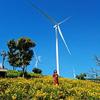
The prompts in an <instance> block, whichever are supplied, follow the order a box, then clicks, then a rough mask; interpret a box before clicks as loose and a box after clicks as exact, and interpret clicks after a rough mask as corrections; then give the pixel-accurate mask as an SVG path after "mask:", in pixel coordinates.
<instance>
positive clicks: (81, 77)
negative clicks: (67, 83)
mask: <svg viewBox="0 0 100 100" xmlns="http://www.w3.org/2000/svg"><path fill="white" fill-rule="evenodd" d="M85 77H86V74H85V73H81V74H79V75H76V78H77V79H80V80H85Z"/></svg>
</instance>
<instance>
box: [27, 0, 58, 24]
mask: <svg viewBox="0 0 100 100" xmlns="http://www.w3.org/2000/svg"><path fill="white" fill-rule="evenodd" d="M28 2H29V3H30V4H31V5H32V7H33V8H35V9H36V10H37V11H38V12H39V13H41V14H42V15H43V16H44V17H46V18H47V19H48V20H49V21H50V22H51V23H52V24H53V25H54V24H57V22H56V21H55V20H54V19H53V18H52V17H51V16H49V15H48V14H47V13H46V12H44V11H43V10H42V9H40V8H39V7H37V6H36V5H35V4H34V3H33V2H32V1H31V0H28Z"/></svg>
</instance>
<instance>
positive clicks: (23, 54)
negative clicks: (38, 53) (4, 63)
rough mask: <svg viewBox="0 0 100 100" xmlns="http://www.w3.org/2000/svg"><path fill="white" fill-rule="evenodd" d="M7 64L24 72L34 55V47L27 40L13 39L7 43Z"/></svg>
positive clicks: (33, 44) (30, 41)
mask: <svg viewBox="0 0 100 100" xmlns="http://www.w3.org/2000/svg"><path fill="white" fill-rule="evenodd" d="M7 45H8V49H9V50H8V62H9V63H10V65H11V66H14V67H21V68H22V69H23V71H24V69H25V67H26V66H28V65H29V64H30V61H31V59H32V57H33V55H34V52H33V49H32V48H33V47H35V46H36V44H35V42H33V41H32V40H31V39H29V38H23V37H22V38H19V39H18V40H17V41H15V40H14V39H12V40H10V41H8V43H7Z"/></svg>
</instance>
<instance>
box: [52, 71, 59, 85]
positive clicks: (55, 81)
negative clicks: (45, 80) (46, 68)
mask: <svg viewBox="0 0 100 100" xmlns="http://www.w3.org/2000/svg"><path fill="white" fill-rule="evenodd" d="M53 83H54V85H59V82H58V74H57V71H56V70H55V71H54V73H53Z"/></svg>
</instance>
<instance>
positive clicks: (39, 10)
mask: <svg viewBox="0 0 100 100" xmlns="http://www.w3.org/2000/svg"><path fill="white" fill-rule="evenodd" d="M30 3H31V5H32V7H33V8H35V9H36V10H37V11H38V12H39V13H41V14H42V15H43V16H45V17H46V18H47V19H48V20H49V21H50V22H51V23H52V24H53V26H54V29H55V35H56V67H57V73H58V75H60V73H59V52H58V33H59V34H60V36H61V38H62V40H63V43H64V44H65V47H66V49H67V51H68V53H69V54H70V55H71V52H70V50H69V48H68V46H67V43H66V41H65V39H64V37H63V34H62V32H61V29H60V26H59V25H60V24H62V23H64V22H65V21H67V20H69V19H70V17H68V18H66V19H65V20H63V21H61V22H59V23H57V22H56V21H55V20H54V19H53V18H52V17H50V16H49V15H48V14H47V13H45V12H44V11H43V10H41V9H40V8H38V7H37V6H36V5H35V4H33V2H31V1H30Z"/></svg>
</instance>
